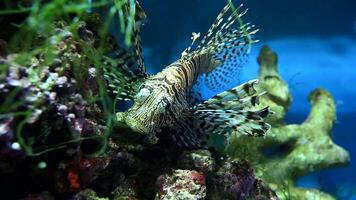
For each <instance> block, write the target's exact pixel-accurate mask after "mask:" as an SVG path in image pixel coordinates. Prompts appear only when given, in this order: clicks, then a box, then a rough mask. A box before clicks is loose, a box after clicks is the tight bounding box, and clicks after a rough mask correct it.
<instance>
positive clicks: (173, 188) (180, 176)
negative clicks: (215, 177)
mask: <svg viewBox="0 0 356 200" xmlns="http://www.w3.org/2000/svg"><path fill="white" fill-rule="evenodd" d="M157 186H158V187H159V192H158V193H157V195H156V197H155V199H167V200H168V199H177V200H188V199H196V200H199V199H204V198H205V196H206V184H205V177H204V175H203V174H202V173H200V172H197V171H194V170H192V171H191V170H180V169H178V170H173V172H172V173H170V174H164V175H161V176H159V177H158V178H157Z"/></svg>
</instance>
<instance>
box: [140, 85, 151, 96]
mask: <svg viewBox="0 0 356 200" xmlns="http://www.w3.org/2000/svg"><path fill="white" fill-rule="evenodd" d="M150 94H151V90H150V88H148V87H142V88H141V89H140V90H139V92H138V93H137V97H138V98H147V97H148V96H149V95H150Z"/></svg>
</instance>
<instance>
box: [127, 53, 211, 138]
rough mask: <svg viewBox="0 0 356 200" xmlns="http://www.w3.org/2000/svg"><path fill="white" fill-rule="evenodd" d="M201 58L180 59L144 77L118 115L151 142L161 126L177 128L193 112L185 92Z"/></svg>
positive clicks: (192, 79)
mask: <svg viewBox="0 0 356 200" xmlns="http://www.w3.org/2000/svg"><path fill="white" fill-rule="evenodd" d="M201 59H203V58H199V57H196V58H194V59H191V60H185V59H180V60H178V61H176V62H175V63H172V64H171V65H169V66H167V67H166V68H165V69H164V70H163V71H162V72H159V73H158V74H156V75H154V76H151V77H149V78H147V79H146V80H145V81H144V82H143V83H142V85H141V86H140V88H139V90H138V92H137V94H136V95H135V96H134V98H133V102H134V104H133V106H132V107H131V108H130V109H129V110H128V111H127V112H125V113H124V114H123V115H125V116H121V118H122V119H124V122H125V123H126V124H127V125H128V126H129V127H131V128H132V129H133V130H134V131H136V132H139V133H142V134H147V135H149V136H151V137H150V139H151V140H152V143H155V140H157V138H156V137H155V132H157V131H161V130H160V129H161V128H162V127H166V128H167V127H168V128H172V129H177V127H180V126H182V125H183V124H185V121H186V119H187V118H188V116H189V115H191V114H192V113H191V111H190V108H189V104H188V99H187V94H189V92H190V91H191V89H192V87H193V85H194V83H195V82H196V79H197V77H198V75H199V67H200V66H201V65H200V63H201V61H200V60H201ZM204 59H205V58H204ZM204 64H206V63H204ZM181 128H184V127H181Z"/></svg>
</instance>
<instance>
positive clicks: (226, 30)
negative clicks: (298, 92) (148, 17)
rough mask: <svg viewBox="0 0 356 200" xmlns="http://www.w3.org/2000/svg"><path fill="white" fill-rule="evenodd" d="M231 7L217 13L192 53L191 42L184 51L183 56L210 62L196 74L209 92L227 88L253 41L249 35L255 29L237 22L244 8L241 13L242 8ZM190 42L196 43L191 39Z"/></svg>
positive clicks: (240, 20) (228, 5) (244, 11)
mask: <svg viewBox="0 0 356 200" xmlns="http://www.w3.org/2000/svg"><path fill="white" fill-rule="evenodd" d="M232 7H233V5H232V4H231V3H229V4H227V5H226V6H225V7H224V8H223V9H222V10H221V12H220V13H219V15H218V17H217V18H216V20H215V22H214V23H213V24H212V26H211V27H210V29H209V30H208V33H207V34H206V35H205V36H204V37H203V38H202V39H201V40H200V43H199V44H198V45H197V47H196V48H195V50H194V51H193V52H191V53H189V51H190V49H192V46H193V43H192V45H191V46H190V47H188V48H187V49H186V50H185V54H184V55H189V56H190V57H195V56H199V55H206V54H209V55H210V59H212V61H210V63H211V64H214V65H210V66H202V69H201V70H200V71H201V73H203V74H205V77H204V79H203V81H204V84H205V85H206V86H207V87H208V88H209V89H211V90H217V89H223V90H224V89H227V88H225V87H226V86H227V85H228V83H229V81H231V80H232V79H234V78H235V77H236V76H237V75H238V73H239V71H240V69H241V67H242V65H243V64H244V63H245V62H246V60H247V59H246V58H247V56H248V54H249V51H250V46H251V44H252V43H254V42H256V41H255V40H253V39H252V38H251V35H253V34H255V33H256V32H257V31H258V30H257V29H254V26H253V25H250V24H249V23H245V24H244V23H243V22H242V19H241V18H242V17H243V16H244V15H245V14H246V12H247V9H246V10H243V9H242V5H240V6H239V7H237V8H236V9H233V8H232ZM229 11H230V12H229ZM193 39H194V40H196V38H195V37H193ZM187 51H188V52H187ZM184 55H183V56H184Z"/></svg>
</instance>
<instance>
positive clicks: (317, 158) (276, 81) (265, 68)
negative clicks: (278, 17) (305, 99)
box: [226, 46, 350, 199]
mask: <svg viewBox="0 0 356 200" xmlns="http://www.w3.org/2000/svg"><path fill="white" fill-rule="evenodd" d="M258 63H259V65H260V70H259V79H260V84H259V86H260V89H261V90H265V91H267V93H268V94H267V95H266V96H265V97H264V98H262V99H261V104H262V106H263V105H269V106H270V107H271V109H272V110H273V111H275V112H276V113H275V115H274V116H271V117H270V119H269V121H270V123H271V124H272V126H273V129H272V130H271V132H270V133H269V134H267V136H266V137H264V138H246V137H242V136H239V135H238V134H234V135H233V136H232V137H231V139H230V143H229V145H228V146H227V148H226V149H227V152H228V153H229V154H230V155H231V156H232V157H239V158H241V157H243V158H246V159H248V160H249V161H251V162H252V163H254V164H255V168H256V170H257V174H258V177H260V178H262V179H263V180H265V181H267V182H268V183H269V184H270V185H271V187H272V188H273V189H276V190H277V192H278V195H279V197H280V198H282V199H333V197H331V196H330V195H328V194H325V193H322V192H320V191H317V190H312V189H302V188H298V187H296V186H295V185H294V181H295V180H296V178H298V177H300V176H303V175H306V174H308V173H311V172H314V171H317V170H320V169H325V168H330V167H335V166H344V165H346V164H347V163H348V161H349V159H350V157H349V154H348V152H347V151H345V150H344V149H343V148H341V147H340V146H338V145H336V144H334V143H333V141H332V139H331V135H330V132H331V129H332V127H333V124H334V122H335V119H336V110H335V103H334V100H333V97H332V95H331V94H330V93H329V92H327V91H326V90H324V89H316V90H314V91H313V92H311V93H310V95H309V102H310V103H311V105H312V108H311V111H310V113H309V116H308V117H307V119H306V120H305V121H304V122H303V123H302V124H285V122H284V119H283V118H284V116H285V114H286V112H287V109H288V107H289V105H290V103H291V96H290V93H289V89H288V86H287V85H286V83H285V82H284V81H283V80H282V78H281V77H280V76H279V74H278V69H277V63H278V59H277V54H276V53H274V52H273V51H272V50H271V49H270V48H269V47H267V46H264V47H262V49H261V51H260V55H259V57H258Z"/></svg>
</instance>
